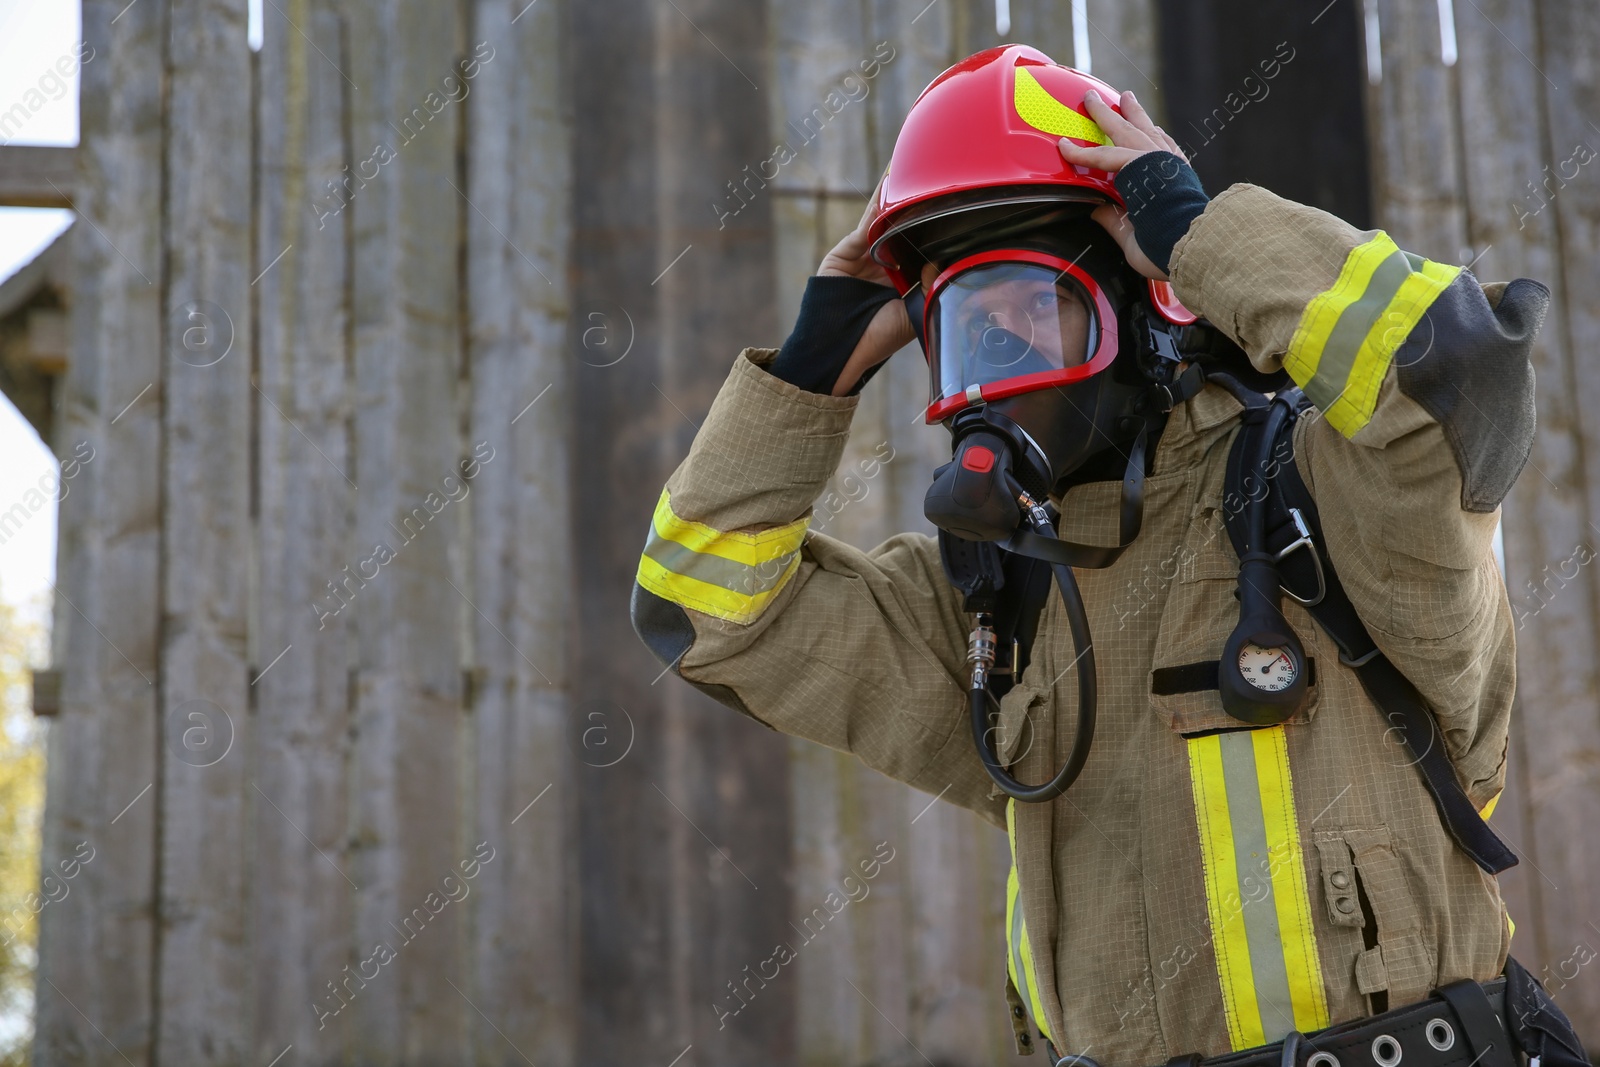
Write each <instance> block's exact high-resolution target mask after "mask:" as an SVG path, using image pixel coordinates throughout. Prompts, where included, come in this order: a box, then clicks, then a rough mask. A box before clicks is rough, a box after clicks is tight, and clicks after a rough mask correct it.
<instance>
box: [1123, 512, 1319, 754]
mask: <svg viewBox="0 0 1600 1067" xmlns="http://www.w3.org/2000/svg"><path fill="white" fill-rule="evenodd" d="M1155 566H1156V567H1157V569H1158V570H1159V572H1160V576H1161V577H1162V578H1164V579H1165V580H1167V582H1168V590H1167V597H1166V601H1165V603H1164V605H1163V606H1162V609H1161V620H1160V623H1159V624H1158V626H1157V631H1156V647H1155V656H1154V658H1153V660H1152V661H1151V669H1150V674H1149V679H1148V682H1149V693H1150V706H1151V707H1152V708H1153V709H1154V710H1155V712H1156V714H1157V715H1159V716H1160V717H1161V718H1162V720H1163V721H1164V722H1166V724H1167V725H1168V726H1170V727H1171V728H1172V729H1173V731H1175V732H1176V733H1179V734H1185V735H1189V734H1196V733H1203V732H1205V731H1208V730H1236V729H1240V728H1242V727H1244V726H1245V725H1246V724H1245V723H1242V722H1240V721H1239V720H1238V719H1235V718H1234V717H1233V716H1231V715H1229V714H1228V713H1227V712H1226V711H1224V710H1223V707H1222V697H1221V695H1220V694H1219V693H1218V691H1217V670H1218V667H1219V663H1218V660H1219V657H1220V656H1221V655H1222V646H1223V644H1224V643H1225V642H1226V641H1227V640H1228V636H1229V635H1230V634H1232V633H1233V630H1234V627H1236V626H1237V625H1238V624H1239V601H1238V598H1237V597H1236V596H1235V595H1234V593H1235V590H1236V589H1237V588H1238V580H1239V558H1238V556H1236V555H1235V554H1234V551H1233V545H1232V543H1231V542H1229V540H1228V532H1227V529H1226V528H1225V527H1224V525H1223V515H1222V512H1221V510H1220V509H1218V508H1205V509H1203V510H1201V512H1200V513H1199V514H1198V515H1196V516H1195V518H1194V519H1193V521H1192V522H1190V524H1189V529H1188V530H1187V531H1186V533H1185V535H1184V539H1183V543H1182V544H1181V545H1180V546H1179V547H1178V548H1177V550H1176V551H1175V552H1174V553H1173V554H1172V556H1170V557H1168V558H1167V559H1166V560H1163V561H1162V562H1161V563H1159V564H1156V565H1155ZM1283 610H1284V617H1285V618H1286V619H1287V620H1288V622H1289V625H1290V626H1291V627H1292V628H1293V629H1294V631H1295V633H1296V634H1297V635H1298V636H1299V638H1300V642H1301V645H1302V647H1303V648H1304V650H1305V656H1306V673H1307V688H1306V696H1305V699H1304V700H1303V701H1302V702H1301V704H1300V707H1299V708H1298V709H1297V710H1296V711H1295V713H1294V714H1293V715H1292V716H1290V717H1289V718H1288V719H1287V720H1286V722H1288V723H1290V724H1302V723H1308V722H1310V721H1311V720H1312V718H1314V717H1315V715H1316V709H1317V703H1318V701H1319V700H1320V699H1321V692H1320V689H1319V686H1318V685H1317V669H1318V667H1319V664H1318V662H1317V661H1318V660H1319V659H1320V658H1321V655H1320V653H1321V652H1322V651H1323V650H1324V649H1327V650H1329V651H1330V652H1331V650H1332V645H1331V644H1319V638H1320V636H1321V635H1320V634H1319V633H1318V631H1317V628H1316V625H1315V623H1313V622H1312V619H1311V616H1310V614H1308V613H1307V612H1306V610H1305V609H1304V608H1302V607H1301V606H1300V605H1299V604H1298V603H1297V602H1295V601H1294V600H1293V599H1292V598H1290V597H1288V596H1285V597H1284V598H1283Z"/></svg>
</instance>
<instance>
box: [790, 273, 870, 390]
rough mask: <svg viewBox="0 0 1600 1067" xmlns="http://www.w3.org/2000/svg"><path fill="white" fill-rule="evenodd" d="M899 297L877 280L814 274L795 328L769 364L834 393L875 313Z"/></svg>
mask: <svg viewBox="0 0 1600 1067" xmlns="http://www.w3.org/2000/svg"><path fill="white" fill-rule="evenodd" d="M897 299H899V297H897V296H896V295H895V291H894V290H893V289H891V288H889V287H888V286H887V285H879V284H878V283H877V282H869V281H863V280H862V279H860V278H851V277H848V276H845V275H827V276H813V277H812V278H810V279H809V280H808V281H807V282H806V293H805V296H803V297H801V298H800V314H799V316H798V317H797V318H796V319H795V322H794V330H793V331H792V332H791V333H790V334H789V339H788V340H787V341H785V342H783V347H782V348H781V349H779V350H778V355H777V356H776V357H775V358H774V359H773V361H772V362H771V363H769V364H768V365H767V372H768V373H769V374H771V375H772V376H773V377H775V378H781V379H783V380H784V381H786V382H788V383H789V384H790V385H793V386H798V387H799V388H801V389H804V390H806V392H808V393H824V394H828V393H832V392H833V386H834V383H835V382H837V381H838V380H839V375H840V374H842V373H843V372H844V367H845V364H846V363H848V362H850V353H851V352H854V351H855V348H856V342H857V341H860V340H861V335H862V334H864V333H866V332H867V326H868V325H870V324H871V322H872V318H873V316H874V315H876V314H877V313H878V309H879V308H881V307H883V305H885V304H887V303H888V302H889V301H891V300H897ZM885 362H887V360H885ZM881 366H883V364H882V363H880V364H878V367H881ZM878 367H872V368H869V369H868V370H867V372H866V373H864V374H863V375H861V380H860V381H858V382H857V383H856V385H855V388H854V389H851V390H850V392H851V393H852V394H854V393H857V392H860V390H861V387H862V386H863V385H865V384H867V379H868V378H871V377H872V376H873V375H874V374H876V373H878Z"/></svg>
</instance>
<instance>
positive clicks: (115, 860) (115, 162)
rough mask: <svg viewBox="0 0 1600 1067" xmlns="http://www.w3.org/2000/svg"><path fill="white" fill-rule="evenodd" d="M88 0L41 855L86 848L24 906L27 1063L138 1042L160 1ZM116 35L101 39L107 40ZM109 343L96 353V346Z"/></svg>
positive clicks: (145, 837) (152, 644)
mask: <svg viewBox="0 0 1600 1067" xmlns="http://www.w3.org/2000/svg"><path fill="white" fill-rule="evenodd" d="M122 6H123V5H121V4H118V3H115V2H109V0H88V2H86V3H85V4H84V5H83V35H84V39H85V41H87V42H88V43H89V44H90V45H91V46H92V47H95V48H96V49H97V51H99V52H100V53H102V54H103V55H104V59H103V60H102V61H101V62H100V63H95V64H91V65H90V66H88V67H86V68H85V70H84V72H83V82H82V95H83V101H82V105H81V109H82V110H81V123H82V141H83V143H82V145H81V146H80V148H79V149H78V159H79V165H80V167H81V168H82V172H83V176H84V179H85V181H84V182H83V184H82V186H81V189H82V194H81V196H77V197H74V206H75V207H76V208H77V209H78V211H79V214H80V215H81V216H82V217H84V218H85V219H89V220H92V221H93V222H94V227H95V228H91V227H86V226H77V227H74V230H75V233H76V234H78V235H81V236H80V237H78V238H77V239H76V244H75V256H76V275H77V282H76V284H77V289H76V294H75V295H76V299H75V301H74V304H73V313H74V315H75V321H74V323H73V346H74V356H73V360H72V365H71V367H70V368H69V370H68V378H67V381H66V383H65V386H64V405H63V408H64V411H63V426H62V436H61V437H60V439H59V441H58V443H57V446H56V447H57V448H58V450H60V452H61V453H62V454H63V457H65V455H67V454H70V453H71V451H72V449H73V447H74V445H75V444H76V443H77V442H78V441H80V440H82V441H87V442H88V443H89V444H90V446H91V447H92V448H93V449H94V455H95V458H94V460H92V461H91V462H89V463H88V464H86V465H85V466H84V468H83V470H82V471H81V472H80V474H79V476H78V478H77V479H75V485H74V488H73V492H72V493H71V494H70V495H68V496H67V498H66V499H65V500H63V501H62V511H61V527H60V528H61V541H60V548H59V566H58V568H57V574H58V576H59V578H60V581H61V584H60V586H59V587H58V601H57V612H56V620H57V626H56V629H55V632H54V635H53V641H54V644H55V658H56V662H57V663H58V664H59V665H60V667H61V669H62V673H63V677H62V709H61V715H60V717H59V719H58V720H57V721H56V723H55V724H54V726H53V728H52V730H51V731H50V753H49V770H48V800H47V813H46V818H45V830H44V863H45V865H46V866H55V865H58V864H59V863H60V862H61V861H62V860H64V859H69V858H71V857H72V855H73V852H74V849H76V848H77V847H78V846H79V843H80V842H87V848H89V849H92V850H93V851H92V853H91V854H92V856H93V858H92V860H90V861H89V862H88V863H86V864H83V865H82V866H81V868H80V869H78V870H77V876H76V877H75V878H74V879H72V881H71V883H70V886H71V895H70V896H69V897H67V898H66V899H65V900H63V901H61V903H60V904H59V905H55V906H51V907H48V908H46V909H44V911H43V912H42V913H41V914H40V917H39V922H40V962H39V983H38V998H37V1013H38V1014H37V1024H36V1025H37V1029H36V1039H35V1049H34V1052H35V1056H34V1062H36V1063H39V1064H58V1063H65V1062H72V1063H91V1064H112V1063H116V1064H125V1063H126V1062H129V1061H131V1062H135V1063H144V1062H148V1060H149V1058H150V1056H151V1053H152V1048H151V1039H152V1034H151V1025H152V1022H151V1020H152V1009H153V1003H152V995H153V988H152V956H153V938H154V923H153V920H154V912H155V901H154V899H153V887H154V884H155V878H154V870H155V855H156V848H155V842H156V833H155V826H156V821H155V816H156V803H155V798H154V797H153V796H151V795H150V793H151V792H153V786H154V785H155V781H156V763H155V754H156V751H157V715H156V696H157V692H156V682H157V679H158V674H159V672H158V670H157V639H158V633H159V625H160V622H159V620H160V612H159V610H158V608H159V605H160V603H161V587H160V580H159V575H160V531H159V525H158V524H159V521H160V508H159V500H160V480H161V460H160V456H161V424H160V417H159V410H160V405H159V400H160V396H161V386H160V384H159V380H160V378H161V374H162V351H161V336H162V330H163V318H164V316H163V313H162V305H161V293H160V289H159V287H158V286H157V285H156V284H155V281H156V280H157V279H158V278H159V277H160V274H159V271H160V263H161V235H160V225H161V221H160V220H161V217H162V210H161V174H162V167H161V145H162V130H161V115H160V100H161V92H162V85H163V70H162V59H161V54H162V46H161V32H162V27H163V26H164V24H165V23H164V18H165V15H164V9H163V6H162V5H161V4H157V3H146V4H142V5H139V6H137V7H135V8H133V9H132V10H129V11H127V12H126V13H125V14H124V15H123V18H122V19H121V20H120V21H119V22H118V23H117V24H116V25H115V26H113V25H112V20H113V19H114V18H115V17H116V15H117V14H118V12H119V11H120V10H121V8H122ZM113 40H115V41H116V45H117V46H116V47H115V48H111V47H110V46H111V43H112V41H113ZM113 354H114V356H115V358H112V356H113Z"/></svg>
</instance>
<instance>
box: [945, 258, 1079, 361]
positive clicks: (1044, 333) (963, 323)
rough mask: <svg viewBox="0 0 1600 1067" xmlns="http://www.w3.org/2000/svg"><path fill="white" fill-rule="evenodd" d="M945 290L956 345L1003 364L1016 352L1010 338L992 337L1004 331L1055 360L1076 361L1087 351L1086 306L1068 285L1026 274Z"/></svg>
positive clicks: (1002, 333)
mask: <svg viewBox="0 0 1600 1067" xmlns="http://www.w3.org/2000/svg"><path fill="white" fill-rule="evenodd" d="M953 288H954V287H953ZM951 295H952V296H956V298H957V299H956V303H955V306H954V308H953V309H952V311H953V323H954V325H955V326H956V327H957V329H958V330H959V334H958V336H959V338H960V343H961V345H962V346H963V348H964V349H965V350H966V351H967V352H970V353H973V354H975V355H976V356H978V358H980V359H983V360H984V361H986V362H988V363H990V364H991V365H995V366H1005V365H1007V364H1008V363H1009V362H1013V361H1015V360H1016V359H1017V358H1018V357H1019V356H1020V355H1021V354H1022V353H1020V352H1019V351H1017V348H1016V346H1015V345H1014V344H1002V343H998V341H999V339H1000V338H1001V337H1003V336H1004V334H1011V335H1013V336H1015V337H1019V338H1021V339H1022V340H1023V341H1026V342H1027V343H1028V345H1029V347H1031V348H1033V349H1034V350H1036V351H1038V352H1039V353H1041V354H1042V355H1044V356H1045V357H1046V358H1048V359H1050V362H1051V363H1052V365H1056V366H1061V367H1073V366H1077V365H1078V364H1080V363H1082V362H1083V360H1084V358H1085V355H1086V354H1087V349H1088V345H1089V309H1088V308H1087V307H1085V306H1084V303H1083V299H1082V298H1081V297H1080V296H1079V295H1078V292H1077V290H1076V289H1075V288H1073V287H1072V286H1069V285H1064V284H1061V283H1058V282H1053V281H1051V280H1050V279H1049V278H1047V277H1039V276H1032V277H1023V278H1012V279H1009V280H1005V281H996V282H990V283H988V284H986V285H983V286H982V287H980V288H971V289H961V290H960V291H959V293H956V292H952V294H951ZM950 339H951V340H955V339H956V338H954V337H952V338H950ZM1057 357H1059V360H1060V362H1059V363H1058V362H1057Z"/></svg>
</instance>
